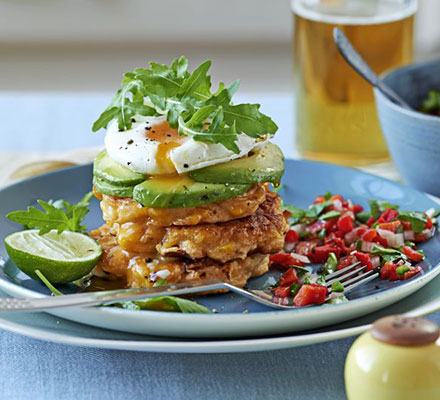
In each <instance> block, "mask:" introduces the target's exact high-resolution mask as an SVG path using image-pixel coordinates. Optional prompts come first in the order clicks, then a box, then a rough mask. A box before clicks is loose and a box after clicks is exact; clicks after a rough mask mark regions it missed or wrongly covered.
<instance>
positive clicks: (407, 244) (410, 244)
mask: <svg viewBox="0 0 440 400" xmlns="http://www.w3.org/2000/svg"><path fill="white" fill-rule="evenodd" d="M405 246H409V247H416V244H415V243H414V242H409V241H406V242H405Z"/></svg>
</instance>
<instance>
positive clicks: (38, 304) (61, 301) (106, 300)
mask: <svg viewBox="0 0 440 400" xmlns="http://www.w3.org/2000/svg"><path fill="white" fill-rule="evenodd" d="M366 268H367V267H366V266H360V263H359V262H357V263H354V264H351V265H349V266H348V267H346V268H343V269H341V270H339V271H336V272H334V273H331V274H329V275H327V276H326V286H327V288H328V289H329V293H331V286H332V283H334V282H337V281H339V282H341V284H342V285H343V286H344V293H348V292H351V291H352V290H354V289H356V288H357V287H359V286H361V285H363V284H365V283H367V282H370V281H371V280H373V279H375V278H376V277H377V276H378V275H379V274H378V273H377V272H375V271H365V269H366ZM219 289H227V290H230V291H231V292H234V293H237V294H239V295H242V296H244V297H247V298H249V299H251V300H253V301H256V302H257V303H261V304H264V305H266V306H269V307H273V308H278V309H280V308H282V309H292V308H296V307H294V306H292V305H289V304H281V302H280V301H279V300H280V299H277V298H274V297H273V296H272V295H271V294H269V291H264V290H252V289H242V288H238V287H236V286H233V285H230V284H229V283H225V282H222V281H219V280H211V281H205V282H203V283H177V284H175V285H169V286H158V287H155V288H138V289H120V290H107V291H102V292H88V293H78V294H69V295H64V296H45V297H42V298H37V299H17V298H1V299H0V311H45V310H49V309H52V308H64V307H74V306H75V307H78V306H82V307H90V306H97V305H103V304H111V303H117V302H121V301H127V300H140V299H146V298H153V297H160V296H175V295H187V294H193V293H200V292H208V291H211V290H219ZM329 298H330V294H329V296H328V297H327V299H329Z"/></svg>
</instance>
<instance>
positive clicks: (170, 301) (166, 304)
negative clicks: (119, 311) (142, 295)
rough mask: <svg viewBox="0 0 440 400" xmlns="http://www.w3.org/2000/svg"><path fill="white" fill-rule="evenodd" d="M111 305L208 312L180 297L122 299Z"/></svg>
mask: <svg viewBox="0 0 440 400" xmlns="http://www.w3.org/2000/svg"><path fill="white" fill-rule="evenodd" d="M112 306H116V307H119V308H124V309H126V310H156V311H177V312H181V313H210V311H209V310H208V309H207V308H206V307H205V306H202V305H201V304H198V303H196V302H195V301H191V300H187V299H182V298H180V297H173V296H162V297H154V298H151V299H145V300H136V301H124V302H123V303H115V304H112Z"/></svg>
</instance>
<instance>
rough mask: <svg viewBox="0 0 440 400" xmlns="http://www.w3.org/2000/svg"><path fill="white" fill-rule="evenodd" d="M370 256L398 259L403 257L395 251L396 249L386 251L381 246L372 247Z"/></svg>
mask: <svg viewBox="0 0 440 400" xmlns="http://www.w3.org/2000/svg"><path fill="white" fill-rule="evenodd" d="M371 254H372V255H375V256H381V255H398V256H400V257H402V256H403V254H402V253H401V252H400V251H399V250H397V249H386V248H385V247H382V246H377V245H376V246H374V247H373V250H371Z"/></svg>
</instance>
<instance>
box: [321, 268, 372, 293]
mask: <svg viewBox="0 0 440 400" xmlns="http://www.w3.org/2000/svg"><path fill="white" fill-rule="evenodd" d="M378 276H379V273H378V272H376V271H374V270H370V271H367V272H365V273H363V274H361V275H358V276H355V277H354V278H352V279H349V280H348V281H344V282H343V283H342V286H344V294H346V293H348V292H351V291H352V290H354V289H356V288H357V287H359V286H361V285H364V284H366V283H368V282H370V281H372V280H373V279H376V278H377V277H378ZM328 293H329V294H328V295H327V297H326V300H330V299H331V294H332V290H331V288H330V289H329V292H328Z"/></svg>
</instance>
